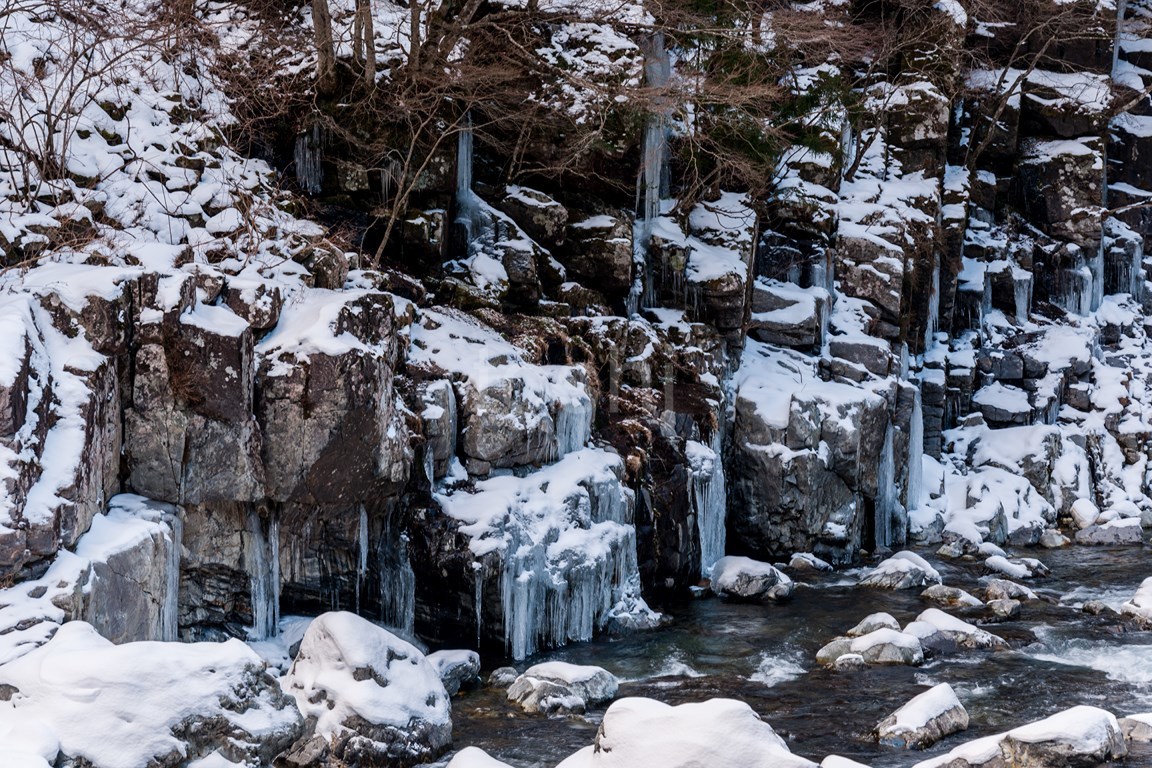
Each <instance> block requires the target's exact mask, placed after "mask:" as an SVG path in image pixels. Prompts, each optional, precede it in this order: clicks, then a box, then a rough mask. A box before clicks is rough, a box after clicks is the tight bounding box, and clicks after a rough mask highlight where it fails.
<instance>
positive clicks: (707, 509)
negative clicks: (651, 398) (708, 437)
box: [684, 431, 728, 576]
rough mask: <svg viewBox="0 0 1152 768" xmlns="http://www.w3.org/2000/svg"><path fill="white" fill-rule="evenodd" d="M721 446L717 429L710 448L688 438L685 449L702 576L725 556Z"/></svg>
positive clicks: (724, 495) (726, 501) (726, 502)
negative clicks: (698, 535)
mask: <svg viewBox="0 0 1152 768" xmlns="http://www.w3.org/2000/svg"><path fill="white" fill-rule="evenodd" d="M721 448H722V438H721V435H720V433H719V431H717V432H716V434H715V435H713V437H712V445H711V447H709V446H707V445H704V444H703V443H699V442H696V441H695V440H689V441H688V442H687V444H686V445H685V448H684V453H685V455H686V456H687V457H688V464H689V473H688V476H689V483H690V489H689V490H690V491H691V493H692V504H693V506H694V507H695V511H696V527H697V530H698V531H699V534H700V575H701V576H707V575H708V573H709V572H710V571H711V570H712V566H713V565H714V564H715V563H716V561H717V560H719V559H720V558H722V557H724V539H725V524H726V518H727V511H728V508H727V507H728V498H727V493H726V491H725V487H724V462H723V461H722V459H721Z"/></svg>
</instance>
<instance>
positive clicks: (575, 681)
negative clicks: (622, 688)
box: [508, 661, 619, 715]
mask: <svg viewBox="0 0 1152 768" xmlns="http://www.w3.org/2000/svg"><path fill="white" fill-rule="evenodd" d="M618 688H619V682H618V681H617V680H616V677H615V676H614V675H612V674H611V673H610V672H608V671H607V670H605V669H602V668H601V667H587V666H578V665H576V664H568V663H566V662H562V661H552V662H545V663H544V664H537V665H535V666H533V667H529V668H528V669H527V670H525V671H524V674H522V675H520V676H519V677H518V678H516V681H515V682H514V683H512V686H511V687H510V688H509V689H508V700H509V701H514V702H516V703H517V704H519V705H520V706H521V707H522V708H523V709H524V711H525V712H534V713H540V714H546V715H551V714H568V713H576V714H578V713H582V712H584V711H585V710H586V709H587V708H588V707H590V706H595V705H596V704H602V703H604V702H606V701H611V700H612V699H614V698H616V691H617V689H618Z"/></svg>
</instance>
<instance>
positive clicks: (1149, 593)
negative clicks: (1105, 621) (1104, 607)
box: [1120, 576, 1152, 626]
mask: <svg viewBox="0 0 1152 768" xmlns="http://www.w3.org/2000/svg"><path fill="white" fill-rule="evenodd" d="M1120 613H1122V614H1124V615H1125V616H1131V617H1132V618H1133V619H1136V621H1138V622H1140V623H1141V624H1143V625H1146V626H1152V576H1150V577H1149V578H1147V579H1144V581H1142V582H1140V587H1139V588H1138V589H1137V590H1136V594H1134V595H1133V596H1132V599H1131V600H1128V601H1126V602H1125V603H1124V604H1123V605H1121V606H1120Z"/></svg>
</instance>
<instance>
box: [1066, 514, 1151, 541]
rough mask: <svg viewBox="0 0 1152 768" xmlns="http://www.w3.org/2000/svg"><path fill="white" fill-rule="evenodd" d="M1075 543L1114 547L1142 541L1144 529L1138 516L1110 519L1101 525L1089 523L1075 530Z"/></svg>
mask: <svg viewBox="0 0 1152 768" xmlns="http://www.w3.org/2000/svg"><path fill="white" fill-rule="evenodd" d="M1076 543H1077V544H1091V545H1095V546H1102V547H1116V546H1123V545H1132V544H1143V543H1144V529H1143V528H1142V527H1141V526H1140V520H1139V519H1138V518H1124V519H1120V520H1111V521H1109V522H1107V523H1103V524H1102V525H1090V526H1088V527H1087V528H1083V529H1081V530H1079V531H1077V532H1076Z"/></svg>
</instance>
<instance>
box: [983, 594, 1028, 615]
mask: <svg viewBox="0 0 1152 768" xmlns="http://www.w3.org/2000/svg"><path fill="white" fill-rule="evenodd" d="M984 607H985V608H987V609H988V612H989V614H991V617H990V618H989V619H988V620H989V621H1008V620H1009V619H1016V618H1019V617H1020V601H1019V600H1012V599H1007V598H1005V599H1001V600H989V601H988V602H987V603H985V604H984Z"/></svg>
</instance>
